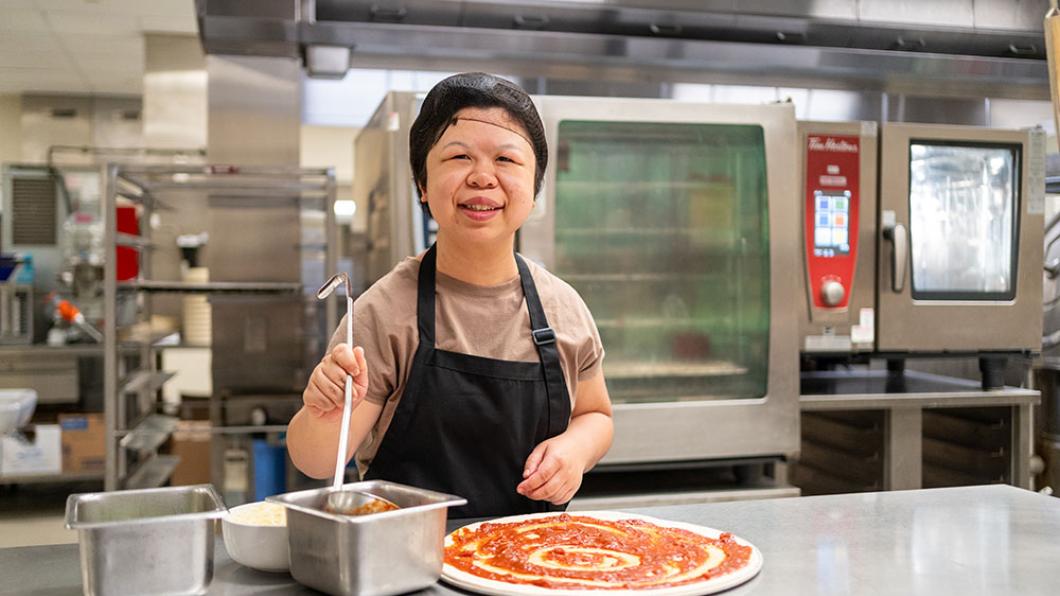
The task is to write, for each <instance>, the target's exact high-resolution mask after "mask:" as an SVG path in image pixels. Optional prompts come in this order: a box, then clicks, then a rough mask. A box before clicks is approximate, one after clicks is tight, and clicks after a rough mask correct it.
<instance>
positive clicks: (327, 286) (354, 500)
mask: <svg viewBox="0 0 1060 596" xmlns="http://www.w3.org/2000/svg"><path fill="white" fill-rule="evenodd" d="M340 285H342V286H343V288H344V289H345V291H346V345H348V346H350V349H353V288H352V287H351V285H350V278H349V276H348V275H346V274H345V273H336V274H335V275H333V276H331V279H329V280H328V281H327V282H325V283H324V285H322V286H320V289H319V290H317V298H319V299H320V300H324V299H326V298H327V297H328V296H331V294H332V293H333V292H334V291H335V289H336V288H338V287H339V286H340ZM352 411H353V376H351V375H349V374H347V375H346V399H345V400H344V402H343V405H342V426H340V427H339V449H338V452H337V453H336V454H335V479H334V480H332V483H331V487H332V489H334V490H332V492H331V493H329V494H328V501H327V505H326V506H325V510H327V511H329V512H331V513H340V514H344V515H353V514H354V512H355V511H356V510H357V508H359V507H362V506H363V505H365V504H367V503H369V502H370V499H376V500H379V501H382V502H383V503H384V504H388V505H392V506H393V507H394V508H397V505H394V503H392V502H390V501H389V500H387V499H383V498H381V497H376V496H375V495H370V494H368V493H364V492H360V491H352V490H342V482H343V480H344V479H345V476H346V474H345V471H346V448H347V446H348V445H349V442H350V413H351V412H352Z"/></svg>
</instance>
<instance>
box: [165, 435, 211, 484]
mask: <svg viewBox="0 0 1060 596" xmlns="http://www.w3.org/2000/svg"><path fill="white" fill-rule="evenodd" d="M211 437H212V435H211V433H210V421H209V420H181V421H180V422H179V423H177V428H176V430H174V431H173V440H172V443H171V446H170V450H169V451H170V453H171V454H173V455H176V456H178V457H180V463H178V464H177V467H176V469H175V470H173V475H172V476H171V477H170V484H172V485H173V486H186V485H190V484H207V483H209V482H211V478H210V440H211Z"/></svg>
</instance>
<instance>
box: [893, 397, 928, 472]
mask: <svg viewBox="0 0 1060 596" xmlns="http://www.w3.org/2000/svg"><path fill="white" fill-rule="evenodd" d="M923 424H924V423H923V417H922V416H921V409H920V408H916V407H913V408H889V409H887V410H885V413H884V449H883V458H884V465H883V489H884V490H908V489H916V488H920V487H921V483H922V473H921V468H922V464H921V460H922V448H921V446H922V443H923V430H922V429H923Z"/></svg>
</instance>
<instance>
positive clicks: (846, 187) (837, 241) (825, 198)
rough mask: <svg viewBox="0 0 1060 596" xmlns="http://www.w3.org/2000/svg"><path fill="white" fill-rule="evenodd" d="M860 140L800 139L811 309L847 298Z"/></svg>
mask: <svg viewBox="0 0 1060 596" xmlns="http://www.w3.org/2000/svg"><path fill="white" fill-rule="evenodd" d="M860 151H861V147H860V138H859V137H857V136H843V135H827V134H813V133H810V134H809V135H808V136H807V139H806V162H805V163H806V197H805V200H806V209H805V211H804V213H805V218H806V221H805V226H806V227H805V230H806V233H805V239H806V247H805V249H806V262H807V273H808V274H809V280H808V281H809V286H808V287H809V288H810V294H811V295H812V297H813V305H814V307H815V308H821V309H827V310H831V309H843V308H846V307H847V304H849V302H850V293H851V285H852V284H853V281H854V263H855V262H857V252H858V217H859V213H858V204H859V197H858V174H859V162H860Z"/></svg>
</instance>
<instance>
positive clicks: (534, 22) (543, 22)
mask: <svg viewBox="0 0 1060 596" xmlns="http://www.w3.org/2000/svg"><path fill="white" fill-rule="evenodd" d="M550 21H551V19H549V18H548V15H544V14H542V15H532V14H517V15H515V16H514V17H512V24H514V25H515V27H516V28H518V29H542V28H544V27H545V26H547V25H548V24H549V22H550Z"/></svg>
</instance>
